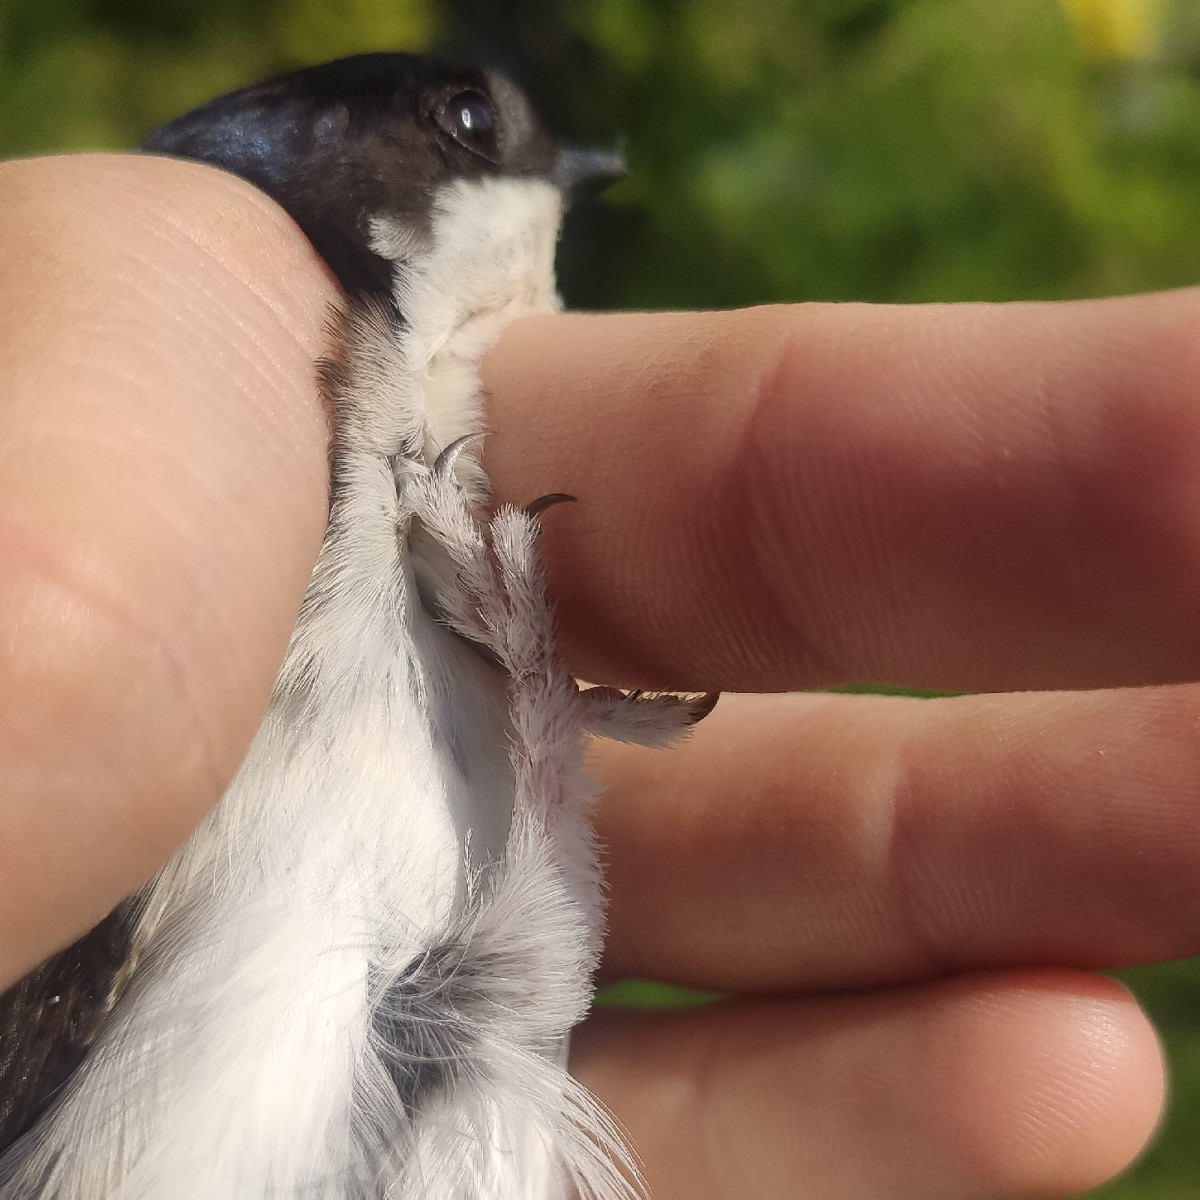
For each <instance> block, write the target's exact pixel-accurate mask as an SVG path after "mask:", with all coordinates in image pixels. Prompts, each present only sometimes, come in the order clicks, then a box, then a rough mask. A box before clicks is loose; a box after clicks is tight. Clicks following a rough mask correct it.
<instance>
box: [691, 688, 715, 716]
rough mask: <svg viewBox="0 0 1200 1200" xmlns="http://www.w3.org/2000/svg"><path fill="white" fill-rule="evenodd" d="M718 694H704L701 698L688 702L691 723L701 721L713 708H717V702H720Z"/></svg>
mask: <svg viewBox="0 0 1200 1200" xmlns="http://www.w3.org/2000/svg"><path fill="white" fill-rule="evenodd" d="M720 698H721V693H720V692H705V693H704V695H703V696H701V697H699V698H698V699H696V700H691V701H689V702H688V714H689V715H690V716H691V718H692V723H693V724H696V723H697V722H700V721H703V720H704V718H705V717H707V716H708V714H709V713H710V712H712V710H713V709H714V708H716V707H717V701H718V700H720Z"/></svg>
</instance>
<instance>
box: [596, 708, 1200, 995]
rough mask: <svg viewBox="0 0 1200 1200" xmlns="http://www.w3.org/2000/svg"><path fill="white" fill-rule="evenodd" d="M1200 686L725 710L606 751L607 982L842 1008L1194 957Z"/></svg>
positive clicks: (600, 748)
mask: <svg viewBox="0 0 1200 1200" xmlns="http://www.w3.org/2000/svg"><path fill="white" fill-rule="evenodd" d="M1198 727H1200V689H1197V688H1196V687H1194V686H1178V687H1168V688H1146V689H1136V690H1131V691H1128V692H1121V691H1114V692H1095V693H1045V694H1025V695H999V696H972V697H962V698H959V699H952V700H951V699H947V700H909V699H897V698H887V697H872V696H787V697H764V696H744V697H743V696H726V697H723V698H722V700H721V702H720V703H719V704H718V705H717V707H716V709H715V710H714V712H713V713H712V715H711V716H709V717H708V718H707V719H706V720H704V721H703V722H701V723H700V725H698V726H697V727H696V730H695V732H694V735H693V737H692V738H691V739H690V740H689V741H688V742H687V743H685V744H684V745H682V746H680V747H678V748H676V749H674V750H671V751H667V752H661V751H648V750H642V749H637V748H632V747H626V746H618V745H616V744H615V743H611V742H597V743H596V744H595V747H594V754H595V762H594V766H595V769H596V774H597V775H598V777H599V778H600V779H601V781H602V782H603V783H604V785H605V787H606V789H607V790H606V792H605V794H604V796H603V797H602V800H601V803H600V805H599V807H598V810H597V814H596V824H597V828H598V831H599V834H600V837H601V840H602V842H603V843H604V844H605V846H606V850H607V871H606V873H607V877H608V881H609V885H610V898H611V899H610V914H609V937H608V943H607V947H606V973H607V974H608V975H609V976H610V977H612V976H615V977H626V976H633V977H644V978H653V979H662V980H666V981H671V982H677V983H683V984H690V985H692V986H696V987H705V988H714V989H718V990H743V991H746V990H749V991H759V990H769V989H770V990H774V989H800V988H814V987H815V988H845V987H858V986H868V985H877V984H882V983H891V982H896V981H900V980H908V979H914V978H924V977H929V976H933V975H938V974H943V973H946V972H951V971H960V970H966V969H977V968H985V967H995V966H1016V965H1026V964H1058V963H1061V964H1068V965H1072V966H1079V967H1112V966H1121V965H1125V964H1129V963H1134V962H1147V961H1155V960H1158V959H1163V958H1172V957H1180V956H1184V955H1188V954H1195V953H1198V952H1200V739H1198V738H1197V736H1196V735H1197V729H1198Z"/></svg>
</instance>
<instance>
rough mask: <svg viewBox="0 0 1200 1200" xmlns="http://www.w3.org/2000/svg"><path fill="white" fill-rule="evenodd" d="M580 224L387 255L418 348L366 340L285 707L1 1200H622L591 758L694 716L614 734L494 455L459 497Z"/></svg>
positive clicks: (537, 207) (459, 193) (472, 194)
mask: <svg viewBox="0 0 1200 1200" xmlns="http://www.w3.org/2000/svg"><path fill="white" fill-rule="evenodd" d="M560 208H561V199H560V196H559V193H558V192H557V190H556V189H554V188H553V187H551V186H550V185H549V184H547V183H545V182H541V181H529V180H520V181H518V180H512V179H491V180H485V181H480V182H471V183H464V182H459V183H456V184H454V185H452V186H450V187H448V188H446V189H445V190H444V191H443V192H442V193H440V194H439V196H438V198H437V204H436V206H435V212H434V221H433V229H432V236H430V237H427V238H424V237H415V236H413V234H412V231H411V230H408V229H406V228H405V227H402V226H399V225H396V224H392V225H389V224H388V223H387V222H380V223H379V224H378V226H377V228H376V230H375V245H376V249H377V250H379V252H381V253H387V254H390V256H391V257H393V258H395V259H396V260H397V270H396V293H397V301H398V306H399V308H400V311H401V312H403V313H404V314H405V315H406V318H407V323H406V324H405V325H403V326H402V327H401V328H400V329H399V330H398V331H397V329H396V328H395V327H394V325H393V324H392V323H391V322H390V321H389V320H388V318H387V317H386V315H385V314H383V313H382V312H375V311H373V310H369V309H363V310H359V311H357V312H355V313H353V314H351V316H350V318H349V320H348V321H347V323H346V327H345V330H344V334H345V338H346V339H347V341H348V343H349V345H348V350H347V355H346V365H345V366H344V367H343V368H342V370H341V374H340V376H339V379H340V382H339V384H338V390H339V393H340V394H338V395H337V396H336V397H335V401H336V404H337V408H338V413H339V430H338V451H337V454H336V455H335V472H336V475H337V479H336V490H335V503H334V507H333V510H332V513H331V519H330V527H329V532H328V535H327V537H326V540H325V545H324V547H323V549H322V551H321V555H320V558H319V560H318V562H317V565H316V568H315V570H314V573H313V578H312V582H311V584H310V587H309V592H308V596H307V598H306V601H305V606H304V610H303V612H302V614H301V617H300V620H299V623H298V625H297V628H296V631H295V634H294V636H293V638H292V641H291V644H290V647H289V650H288V654H287V658H286V661H285V664H284V666H283V669H282V671H281V673H280V677H279V681H278V683H277V686H276V690H275V693H274V696H273V699H272V702H271V706H270V709H269V711H268V713H267V715H266V717H265V719H264V721H263V723H262V726H261V728H260V730H259V732H258V734H257V736H256V738H255V740H254V743H253V745H252V747H251V749H250V752H249V753H248V755H247V757H246V760H245V762H244V763H243V765H242V767H241V770H240V771H239V772H238V775H237V777H236V779H235V780H234V782H233V783H232V784H231V786H230V788H229V789H228V791H227V792H226V794H225V796H224V798H223V799H222V801H221V803H220V804H219V805H218V807H217V808H216V809H214V810H213V812H212V813H211V814H209V816H208V818H207V819H206V820H205V821H204V823H203V824H202V825H201V827H200V828H199V829H198V830H197V831H196V833H195V834H194V836H193V837H192V838H191V840H190V841H189V842H188V843H187V845H186V846H185V847H184V848H183V849H182V850H181V851H180V852H179V854H178V855H177V856H176V857H175V859H174V860H173V861H172V862H171V863H170V864H168V866H167V867H166V868H165V869H164V870H163V871H162V872H161V873H160V875H159V876H158V877H157V878H156V879H155V880H154V881H153V883H152V884H151V885H150V886H149V888H148V891H147V893H146V896H145V903H144V912H143V915H142V917H141V925H140V931H139V934H138V940H139V941H140V942H141V943H142V946H143V949H142V953H141V958H140V960H139V966H138V969H137V971H136V974H135V976H134V980H133V983H132V984H131V986H130V989H129V991H128V992H127V993H126V994H125V995H124V996H123V997H122V1000H121V1002H120V1003H119V1004H118V1006H117V1008H116V1010H115V1011H114V1013H113V1015H112V1017H111V1018H110V1020H109V1023H108V1025H107V1026H106V1028H105V1030H104V1032H103V1034H102V1036H101V1037H100V1039H99V1041H98V1042H97V1044H96V1045H95V1046H94V1048H93V1050H92V1052H91V1053H90V1055H89V1058H88V1060H87V1061H86V1063H85V1064H84V1066H83V1067H82V1068H81V1069H80V1070H79V1071H78V1072H77V1073H76V1075H75V1077H74V1078H73V1079H72V1081H71V1083H70V1084H69V1086H68V1088H67V1089H66V1090H65V1092H64V1094H63V1095H62V1096H61V1098H60V1099H59V1100H58V1101H57V1102H56V1104H55V1106H54V1108H53V1109H52V1110H51V1111H50V1113H49V1114H48V1115H47V1117H46V1118H45V1119H44V1120H43V1121H42V1122H41V1123H40V1124H39V1125H38V1127H37V1128H36V1129H35V1130H34V1131H33V1133H32V1134H31V1135H29V1136H27V1137H26V1138H25V1139H23V1140H22V1142H20V1143H19V1144H18V1145H17V1146H16V1147H14V1149H13V1150H12V1151H11V1152H10V1153H9V1155H8V1156H7V1157H6V1159H5V1161H4V1162H3V1163H2V1164H0V1200H301V1198H303V1200H401V1198H404V1200H408V1198H410V1197H425V1198H428V1200H443V1198H445V1200H450V1198H462V1200H467V1198H468V1197H471V1198H479V1197H487V1198H490V1200H517V1198H518V1197H519V1198H521V1200H542V1198H550V1197H559V1196H565V1195H567V1194H568V1193H569V1191H570V1189H571V1187H572V1186H576V1187H579V1188H580V1189H582V1190H583V1191H584V1192H591V1193H592V1194H595V1195H597V1196H599V1197H602V1198H614V1197H618V1196H621V1195H623V1194H625V1193H626V1192H627V1190H628V1184H627V1183H626V1182H624V1180H623V1178H622V1172H624V1174H625V1175H626V1176H631V1175H632V1174H633V1172H632V1168H631V1166H630V1163H629V1161H628V1157H627V1155H626V1154H625V1153H624V1152H623V1151H622V1150H621V1149H620V1146H619V1142H618V1141H617V1139H616V1138H615V1136H614V1132H613V1129H612V1127H611V1124H610V1123H609V1122H608V1121H607V1119H606V1118H605V1117H604V1115H603V1114H602V1112H601V1111H600V1110H599V1109H598V1107H597V1106H596V1104H595V1103H594V1102H593V1101H592V1100H591V1099H590V1098H589V1097H588V1096H587V1094H586V1093H585V1092H584V1091H583V1090H582V1089H581V1088H580V1087H579V1086H578V1085H576V1084H575V1083H574V1082H573V1081H571V1080H570V1078H569V1077H568V1076H567V1075H566V1073H565V1071H564V1070H563V1069H562V1063H563V1060H564V1057H565V1039H566V1035H567V1033H568V1031H569V1030H570V1028H571V1026H572V1025H574V1024H575V1023H576V1022H577V1021H578V1020H579V1019H580V1018H581V1017H582V1015H583V1014H584V1012H585V1010H586V1007H587V1004H588V1001H589V981H590V977H591V971H592V968H593V966H594V963H595V958H596V954H597V950H598V943H599V927H600V922H601V900H600V893H599V881H598V876H597V873H596V868H595V853H594V847H593V844H592V839H591V834H590V830H589V827H588V825H587V823H586V810H587V807H588V805H589V802H590V789H589V786H588V784H587V782H586V780H585V779H584V777H583V774H582V771H581V768H580V755H581V744H582V738H583V728H584V726H585V724H587V725H593V726H594V725H597V724H598V725H601V726H603V725H604V724H605V723H606V722H608V723H610V724H612V725H614V727H615V728H616V729H617V731H618V733H620V732H625V733H628V732H629V729H630V728H631V727H632V726H631V724H630V718H629V717H628V715H625V716H620V715H617V714H618V713H620V712H626V714H627V711H629V710H632V709H633V708H635V707H636V708H638V709H639V714H640V715H638V716H637V717H636V719H635V720H634V721H633V724H636V723H637V722H639V721H640V722H641V724H642V726H644V727H645V728H643V729H642V730H641V733H640V734H639V735H638V736H642V735H644V736H645V737H646V739H647V740H660V741H661V740H663V738H664V737H668V736H670V734H671V733H673V732H678V731H679V730H681V729H682V728H683V727H684V726H685V725H686V724H687V717H686V714H685V713H684V712H682V710H680V709H679V708H677V707H675V708H668V707H664V708H662V709H661V710H658V709H653V708H651V709H650V710H648V709H647V708H646V706H645V705H644V704H643V705H640V706H639V705H637V704H636V703H635V702H634V701H632V700H631V701H630V702H629V704H624V703H622V702H621V698H620V697H617V698H616V699H614V694H613V693H611V692H607V691H606V692H605V693H604V694H603V696H601V695H600V693H599V692H598V693H597V694H596V699H597V703H596V704H594V705H590V706H589V703H588V696H589V693H586V692H585V693H583V694H580V693H579V692H578V691H577V689H576V687H575V685H574V683H573V682H572V681H571V679H570V678H569V677H568V676H567V675H566V674H565V673H564V672H563V670H562V668H561V667H560V666H559V665H558V663H557V660H556V659H555V657H554V652H553V647H552V638H551V632H552V631H551V626H550V616H549V610H548V608H547V606H546V602H545V599H544V584H543V579H542V575H541V570H540V567H539V565H538V560H537V554H536V546H535V542H536V528H535V523H534V521H533V520H532V519H531V518H530V517H528V516H527V515H525V514H524V513H520V512H513V511H511V510H509V511H505V512H502V513H500V514H498V516H497V517H496V518H495V519H494V520H492V521H491V522H489V521H487V520H486V519H484V518H483V515H482V510H481V508H480V504H479V501H480V500H481V498H482V494H483V493H482V488H483V480H482V475H481V473H480V471H479V469H478V466H477V464H475V462H474V461H473V459H472V455H471V452H470V451H466V452H464V453H463V454H462V455H460V456H459V457H458V459H457V462H456V465H455V467H454V469H452V470H451V469H447V470H445V471H442V472H440V473H439V472H437V471H434V470H433V469H432V464H433V463H434V460H435V459H436V457H437V455H438V453H439V452H440V451H442V450H443V449H445V447H447V446H448V445H450V444H452V443H453V442H455V440H456V439H458V438H460V437H462V436H463V435H465V434H470V433H475V432H478V431H480V430H481V429H482V427H483V418H482V412H481V407H480V396H479V383H478V373H477V365H478V362H479V359H480V357H481V356H482V354H483V353H484V351H485V350H486V349H487V348H488V347H489V346H490V345H491V344H492V342H494V340H495V339H496V337H497V335H498V334H499V332H500V330H501V329H502V328H503V326H504V325H505V324H506V323H507V322H508V321H509V320H511V319H512V318H514V317H516V316H518V315H520V314H523V313H527V312H532V311H538V310H547V309H551V308H553V307H555V306H556V304H557V299H556V296H555V291H554V282H553V256H554V245H555V240H556V237H557V230H558V224H559V217H560ZM564 484H565V485H566V484H569V481H564ZM410 545H413V546H416V547H418V551H417V552H415V553H410V552H409V546H410ZM418 574H419V575H420V576H421V581H422V587H423V588H424V589H425V590H426V591H428V590H429V589H432V590H433V591H434V592H435V593H436V599H437V603H438V605H439V606H440V607H441V610H442V613H441V616H442V620H441V621H440V622H439V621H435V620H434V619H432V618H431V617H430V616H429V615H428V614H427V612H426V610H425V608H424V607H423V606H422V604H421V603H420V602H419V601H418V597H417V593H416V587H417V577H418ZM447 624H449V625H451V626H453V627H454V629H456V630H457V632H452V631H451V629H449V628H447V627H446V626H447ZM460 635H465V636H466V637H468V638H470V639H471V640H472V641H474V642H475V643H477V644H478V645H479V646H482V647H484V651H485V652H484V653H483V654H481V653H479V652H478V651H477V650H476V649H475V648H472V647H471V646H469V645H468V644H467V642H466V641H464V638H463V636H460ZM489 656H490V657H492V658H494V659H495V660H496V661H497V663H498V664H499V665H493V663H491V662H489V661H487V659H488V657H489ZM589 708H590V709H592V710H594V711H592V712H590V714H589ZM647 713H649V717H648V716H647ZM622 722H624V723H625V724H624V725H622Z"/></svg>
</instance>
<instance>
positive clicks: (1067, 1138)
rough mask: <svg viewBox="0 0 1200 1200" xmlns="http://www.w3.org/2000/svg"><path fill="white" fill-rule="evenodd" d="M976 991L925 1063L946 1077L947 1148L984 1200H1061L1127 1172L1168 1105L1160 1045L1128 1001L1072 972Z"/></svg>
mask: <svg viewBox="0 0 1200 1200" xmlns="http://www.w3.org/2000/svg"><path fill="white" fill-rule="evenodd" d="M971 986H972V989H973V991H972V994H970V995H966V994H965V993H964V994H963V996H962V1000H963V1001H965V1002H961V1003H957V1004H955V1005H954V1007H953V1009H952V1010H950V1011H949V1019H948V1020H947V1021H946V1023H945V1024H944V1026H943V1027H942V1029H941V1030H940V1034H939V1044H937V1045H935V1046H934V1047H933V1048H932V1051H931V1052H932V1053H933V1054H935V1055H940V1057H941V1058H942V1061H944V1062H945V1064H946V1066H947V1076H946V1079H945V1097H946V1103H945V1106H944V1116H945V1136H946V1140H947V1143H948V1144H950V1145H956V1146H957V1147H958V1153H959V1154H960V1156H961V1158H962V1161H963V1163H964V1164H965V1165H964V1172H965V1173H966V1174H967V1175H968V1176H970V1177H972V1178H975V1179H977V1180H979V1181H980V1185H981V1187H982V1188H983V1192H984V1194H988V1195H1004V1196H1014V1197H1061V1196H1073V1195H1076V1194H1078V1193H1080V1192H1084V1191H1088V1190H1090V1189H1092V1188H1094V1187H1097V1186H1099V1185H1100V1184H1102V1183H1105V1182H1106V1181H1108V1180H1110V1179H1112V1178H1113V1177H1114V1176H1116V1175H1119V1174H1120V1173H1121V1172H1122V1171H1124V1170H1126V1169H1127V1168H1128V1167H1129V1166H1130V1164H1131V1163H1133V1162H1134V1161H1135V1160H1136V1159H1137V1157H1138V1156H1139V1155H1140V1154H1141V1153H1142V1151H1143V1150H1144V1149H1145V1148H1146V1146H1147V1144H1148V1143H1149V1142H1150V1140H1151V1138H1152V1137H1153V1135H1154V1132H1155V1130H1156V1129H1157V1127H1158V1124H1159V1121H1160V1119H1161V1114H1162V1109H1163V1104H1164V1100H1165V1095H1166V1076H1165V1069H1164V1061H1163V1056H1162V1050H1161V1047H1160V1045H1159V1042H1158V1038H1157V1036H1156V1035H1155V1032H1154V1030H1153V1028H1152V1026H1151V1025H1150V1023H1149V1021H1148V1020H1147V1019H1146V1017H1145V1015H1144V1014H1143V1013H1142V1011H1141V1009H1140V1008H1139V1007H1138V1004H1137V1002H1136V1001H1135V1000H1134V998H1133V997H1132V996H1131V995H1130V993H1129V992H1128V991H1127V990H1126V989H1125V988H1123V987H1122V986H1121V985H1120V984H1119V983H1117V982H1116V981H1114V980H1111V979H1108V978H1105V977H1102V976H1088V975H1084V974H1081V973H1078V972H1045V973H1037V974H1030V975H1029V976H1027V977H1025V978H1023V979H1020V980H1019V981H1017V980H1014V979H1012V978H1011V977H997V981H996V984H995V985H994V986H987V985H986V984H984V986H982V987H979V986H978V984H974V985H971ZM954 990H955V988H954V986H953V985H951V995H953V992H954ZM952 1004H954V1001H953V1000H952Z"/></svg>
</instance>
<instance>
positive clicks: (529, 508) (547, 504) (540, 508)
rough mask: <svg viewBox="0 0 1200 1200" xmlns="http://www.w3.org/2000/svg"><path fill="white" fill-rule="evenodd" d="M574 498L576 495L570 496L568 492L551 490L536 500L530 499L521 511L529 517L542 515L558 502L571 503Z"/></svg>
mask: <svg viewBox="0 0 1200 1200" xmlns="http://www.w3.org/2000/svg"><path fill="white" fill-rule="evenodd" d="M574 500H575V497H574V496H568V495H567V493H566V492H549V493H547V494H546V495H545V496H539V497H538V498H537V499H536V500H530V502H529V503H528V504H527V505H525V507H524V508H523V509H522V510H521V511H522V512H523V513H524V514H525V515H526V516H527V517H540V516H541V515H542V513H544V512H545V511H546V509H548V508H553V507H554V506H555V505H556V504H569V503H572V502H573V501H574Z"/></svg>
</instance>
